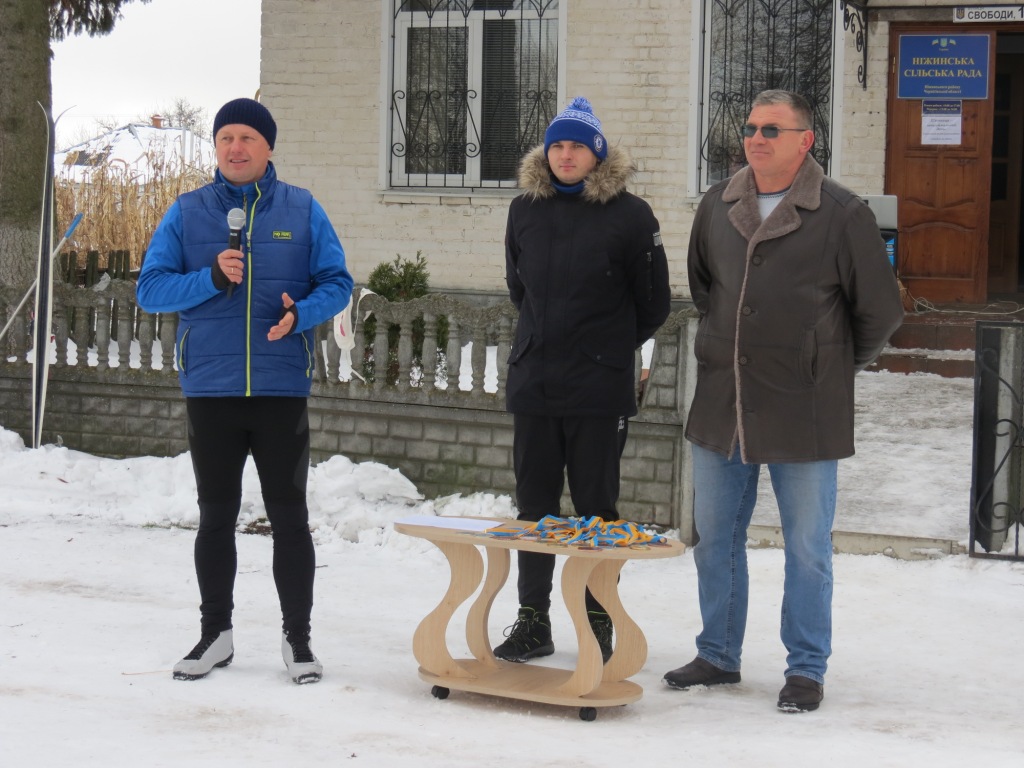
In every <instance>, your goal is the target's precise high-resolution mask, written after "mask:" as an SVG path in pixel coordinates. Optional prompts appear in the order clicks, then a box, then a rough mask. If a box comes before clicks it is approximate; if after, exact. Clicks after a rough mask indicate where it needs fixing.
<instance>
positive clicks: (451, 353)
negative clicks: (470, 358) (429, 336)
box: [446, 316, 462, 395]
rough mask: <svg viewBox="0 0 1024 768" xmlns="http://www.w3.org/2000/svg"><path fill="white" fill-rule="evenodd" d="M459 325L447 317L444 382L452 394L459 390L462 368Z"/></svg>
mask: <svg viewBox="0 0 1024 768" xmlns="http://www.w3.org/2000/svg"><path fill="white" fill-rule="evenodd" d="M461 331H462V329H461V326H460V325H459V321H458V320H456V319H455V318H454V317H451V316H449V318H448V352H447V355H446V356H447V361H446V364H447V367H448V370H447V373H446V384H447V386H448V394H449V395H453V394H456V393H457V392H458V391H459V376H460V372H461V370H462V343H461V341H462V340H461V338H460V334H461Z"/></svg>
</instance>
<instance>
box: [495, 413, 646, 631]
mask: <svg viewBox="0 0 1024 768" xmlns="http://www.w3.org/2000/svg"><path fill="white" fill-rule="evenodd" d="M514 426H515V434H514V438H513V445H512V454H513V461H514V464H515V474H516V505H517V506H518V508H519V519H520V520H533V521H536V520H540V519H541V518H542V517H545V516H546V515H558V514H559V500H560V499H561V497H562V489H563V487H564V485H565V478H566V476H568V480H569V495H570V497H571V498H572V504H573V508H574V509H575V511H576V514H577V515H578V516H580V517H590V516H592V515H597V516H598V517H600V518H602V519H604V520H617V519H618V516H619V515H618V512H617V511H616V509H615V505H616V503H617V502H618V500H619V460H620V459H621V458H622V450H623V448H624V447H625V445H626V436H627V434H628V432H629V420H628V419H626V418H625V417H622V418H619V417H607V416H601V417H587V418H582V417H580V418H549V417H546V416H527V415H523V414H515V415H514ZM516 554H517V556H518V563H519V577H518V587H519V604H520V605H524V606H529V607H530V608H534V609H536V610H538V611H542V612H547V611H548V610H549V609H550V607H551V586H552V579H553V576H554V571H555V556H554V555H544V554H540V553H537V552H522V551H520V552H517V553H516ZM587 609H588V610H602V608H601V606H600V604H599V603H598V602H597V601H596V600H594V598H593V596H592V595H591V594H590V592H589V590H588V591H587Z"/></svg>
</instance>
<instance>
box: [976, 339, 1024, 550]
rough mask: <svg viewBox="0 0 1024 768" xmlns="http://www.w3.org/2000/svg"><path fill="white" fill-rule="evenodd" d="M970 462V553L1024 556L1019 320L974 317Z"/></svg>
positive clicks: (1023, 370) (1023, 343)
mask: <svg viewBox="0 0 1024 768" xmlns="http://www.w3.org/2000/svg"><path fill="white" fill-rule="evenodd" d="M973 465H974V466H973V469H972V477H971V519H970V554H971V557H991V558H997V559H1001V560H1020V561H1024V542H1022V541H1021V533H1022V529H1024V324H1021V323H1008V322H995V321H980V322H978V323H977V341H976V343H975V361H974V457H973ZM982 550H984V551H982Z"/></svg>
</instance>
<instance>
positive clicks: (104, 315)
mask: <svg viewBox="0 0 1024 768" xmlns="http://www.w3.org/2000/svg"><path fill="white" fill-rule="evenodd" d="M91 314H92V311H91V310H90V309H89V308H88V307H76V308H75V344H77V345H78V363H79V365H88V364H89V325H90V323H89V318H90V316H91ZM110 315H111V312H110V304H109V303H108V302H103V303H102V304H100V305H99V306H98V307H97V308H96V366H97V367H98V368H99V370H101V371H105V370H107V368H109V367H110Z"/></svg>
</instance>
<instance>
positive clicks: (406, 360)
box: [395, 317, 413, 393]
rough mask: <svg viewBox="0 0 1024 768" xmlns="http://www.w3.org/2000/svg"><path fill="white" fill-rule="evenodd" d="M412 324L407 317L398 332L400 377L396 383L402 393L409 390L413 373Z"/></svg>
mask: <svg viewBox="0 0 1024 768" xmlns="http://www.w3.org/2000/svg"><path fill="white" fill-rule="evenodd" d="M412 325H413V324H412V320H411V319H410V318H409V317H406V318H405V319H404V321H403V322H402V323H401V325H400V326H399V329H400V330H399V332H398V379H397V381H396V382H395V385H396V386H397V387H398V391H399V392H402V393H405V392H408V391H409V379H410V377H411V375H412Z"/></svg>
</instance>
